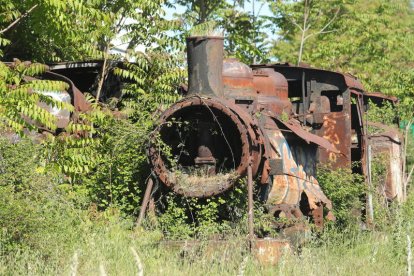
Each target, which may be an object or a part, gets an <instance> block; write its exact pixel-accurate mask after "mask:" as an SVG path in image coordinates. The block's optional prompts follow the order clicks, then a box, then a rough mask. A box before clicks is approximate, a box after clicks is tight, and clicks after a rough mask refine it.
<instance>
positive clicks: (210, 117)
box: [140, 36, 401, 226]
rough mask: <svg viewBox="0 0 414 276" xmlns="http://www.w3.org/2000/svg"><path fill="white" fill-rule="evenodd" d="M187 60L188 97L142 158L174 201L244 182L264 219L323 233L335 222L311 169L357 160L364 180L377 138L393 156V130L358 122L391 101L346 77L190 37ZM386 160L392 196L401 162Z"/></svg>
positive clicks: (396, 142) (166, 117)
mask: <svg viewBox="0 0 414 276" xmlns="http://www.w3.org/2000/svg"><path fill="white" fill-rule="evenodd" d="M187 58H188V89H187V91H186V95H185V97H184V98H183V99H182V100H180V101H178V102H176V103H175V104H173V105H172V106H171V107H170V108H168V109H167V110H166V111H165V112H164V113H163V114H162V115H161V118H160V120H159V126H158V128H157V130H156V131H155V133H156V137H158V138H159V139H155V137H154V139H153V142H152V144H151V146H150V147H149V151H148V152H149V153H148V155H149V159H150V162H151V165H152V169H153V172H154V175H155V177H156V178H157V179H158V180H160V181H161V182H162V183H163V184H164V185H166V186H167V187H169V188H170V189H172V190H173V191H174V192H175V193H177V194H180V195H183V196H189V197H199V198H204V197H210V196H214V195H218V194H221V193H224V192H225V191H227V190H229V189H230V188H231V187H232V186H233V185H236V184H235V183H236V182H237V181H236V180H237V179H238V178H241V177H245V176H246V175H247V176H248V178H249V181H250V182H251V179H254V180H255V184H256V185H257V190H258V191H259V192H258V194H257V197H258V199H259V200H260V201H261V202H263V204H264V205H265V206H266V208H267V210H268V212H269V213H270V214H272V215H274V216H275V217H276V218H277V217H279V216H283V217H287V218H302V217H308V218H309V219H310V220H311V221H313V222H314V223H315V224H316V225H318V226H322V225H323V221H324V219H334V216H333V214H332V203H331V201H330V200H329V198H327V196H326V195H325V194H324V192H323V191H322V189H321V187H320V186H319V184H318V180H317V176H316V169H317V164H318V163H326V164H327V163H329V164H330V165H331V166H332V168H338V167H350V166H351V163H352V162H354V161H358V162H359V163H358V164H359V165H358V166H356V167H354V170H355V172H356V173H362V174H365V175H367V171H368V170H369V166H368V164H369V163H370V160H369V156H368V150H367V149H368V147H369V145H374V144H375V145H377V146H378V145H379V144H378V143H372V142H371V140H372V141H374V140H375V139H377V140H378V139H379V138H378V137H382V138H381V139H382V140H381V139H379V140H381V141H382V150H383V151H387V152H388V153H390V154H391V155H392V156H396V155H398V154H399V151H400V146H401V143H400V138H399V136H398V132H396V131H394V132H393V131H391V132H388V133H386V134H385V135H379V136H378V135H377V136H375V137H376V138H375V137H371V136H369V135H368V133H367V122H366V118H365V117H364V113H365V110H366V107H367V104H368V100H369V99H371V100H374V101H376V102H377V103H381V102H383V101H391V102H394V101H395V99H391V98H388V97H386V96H383V95H382V94H379V93H375V94H369V93H366V92H364V90H363V87H362V85H361V84H360V83H359V81H358V80H357V79H356V78H354V77H353V76H351V75H344V74H340V73H336V72H331V71H325V70H320V69H315V68H309V67H297V66H292V65H290V64H262V65H252V66H248V65H246V64H244V63H241V62H239V61H238V60H236V59H223V38H222V37H212V36H203V37H189V38H187ZM156 141H158V142H156ZM391 159H392V160H393V161H392V162H394V164H390V167H392V166H394V168H396V169H395V170H392V172H391V173H389V175H388V176H387V185H386V187H385V188H386V190H387V193H388V194H387V196H388V197H389V198H398V197H401V181H400V177H401V175H400V172H399V168H400V167H401V161H400V159H399V160H397V159H396V158H391ZM148 186H149V187H147V191H146V195H145V197H144V203H143V208H141V213H142V212H143V211H145V208H146V205H147V201H148V196H149V195H150V190H151V189H152V183H151V185H148ZM249 191H250V193H251V192H252V191H251V190H249ZM249 196H250V198H251V195H249ZM250 209H251V208H249V211H251V210H250ZM141 216H142V214H141V215H140V217H141Z"/></svg>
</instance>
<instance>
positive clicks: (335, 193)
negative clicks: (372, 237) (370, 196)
mask: <svg viewBox="0 0 414 276" xmlns="http://www.w3.org/2000/svg"><path fill="white" fill-rule="evenodd" d="M318 181H319V185H320V186H321V188H322V190H323V191H324V193H325V194H326V196H327V197H328V198H329V199H330V200H331V201H332V205H333V213H334V215H335V217H336V223H337V225H338V226H339V227H347V226H349V225H351V224H356V222H357V221H358V220H359V219H360V217H361V210H363V204H362V202H361V197H362V196H363V195H364V192H365V190H366V189H365V183H364V177H363V176H362V175H360V174H354V173H352V170H351V169H346V168H340V169H335V170H332V169H331V168H330V167H329V166H320V167H319V168H318Z"/></svg>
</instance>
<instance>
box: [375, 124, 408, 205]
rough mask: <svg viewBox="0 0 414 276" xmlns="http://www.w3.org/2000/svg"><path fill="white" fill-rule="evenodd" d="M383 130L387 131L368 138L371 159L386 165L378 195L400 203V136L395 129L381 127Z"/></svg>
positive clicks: (401, 191) (402, 192) (401, 190)
mask: <svg viewBox="0 0 414 276" xmlns="http://www.w3.org/2000/svg"><path fill="white" fill-rule="evenodd" d="M370 125H375V126H376V127H379V126H381V124H379V123H376V124H372V123H370ZM383 129H386V130H387V131H386V132H384V133H378V134H374V135H370V136H369V137H368V140H369V144H370V145H371V147H372V149H373V150H372V152H373V157H377V158H379V161H382V162H385V165H386V176H385V179H384V185H380V187H378V189H379V192H380V194H383V195H384V196H385V197H386V199H387V200H389V201H391V200H397V201H398V202H402V201H403V200H404V187H403V178H402V173H403V172H402V167H403V164H402V162H403V161H402V158H401V156H402V152H401V147H402V142H401V137H400V135H401V134H400V133H399V131H398V130H397V129H392V128H391V127H390V126H385V125H383Z"/></svg>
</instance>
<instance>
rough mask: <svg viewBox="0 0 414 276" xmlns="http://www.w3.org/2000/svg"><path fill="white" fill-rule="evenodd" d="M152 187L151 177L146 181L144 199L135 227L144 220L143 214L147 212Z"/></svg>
mask: <svg viewBox="0 0 414 276" xmlns="http://www.w3.org/2000/svg"><path fill="white" fill-rule="evenodd" d="M153 187H154V181H153V180H152V177H150V178H149V179H148V182H147V188H146V190H145V194H144V199H143V200H142V205H141V210H140V211H139V216H138V219H137V222H136V224H135V225H136V227H139V226H140V225H141V223H142V221H143V220H144V217H145V212H146V211H147V206H148V202H149V200H150V197H151V192H152V188H153Z"/></svg>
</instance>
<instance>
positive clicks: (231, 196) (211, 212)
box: [159, 180, 247, 239]
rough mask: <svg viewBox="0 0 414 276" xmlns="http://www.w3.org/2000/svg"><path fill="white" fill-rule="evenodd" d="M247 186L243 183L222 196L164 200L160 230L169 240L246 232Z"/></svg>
mask: <svg viewBox="0 0 414 276" xmlns="http://www.w3.org/2000/svg"><path fill="white" fill-rule="evenodd" d="M246 195H247V191H246V183H245V181H243V180H241V181H239V182H238V183H236V184H235V186H234V188H232V189H231V190H229V191H227V192H226V193H224V194H222V195H220V196H213V197H210V198H205V199H198V198H187V197H182V196H179V195H176V194H173V193H168V194H167V195H166V196H165V200H164V204H165V207H164V208H163V210H160V212H161V214H160V218H159V222H160V228H161V230H162V232H163V233H164V234H165V235H166V236H167V237H169V238H173V239H181V238H188V237H197V238H208V237H210V238H211V237H222V236H223V235H231V234H240V233H241V232H240V231H242V232H243V230H242V229H243V228H246V226H245V222H246V221H247V220H246V214H247V201H246Z"/></svg>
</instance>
